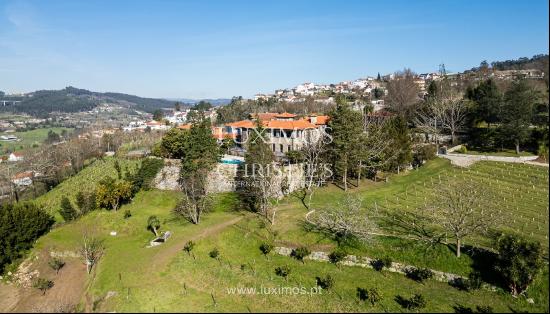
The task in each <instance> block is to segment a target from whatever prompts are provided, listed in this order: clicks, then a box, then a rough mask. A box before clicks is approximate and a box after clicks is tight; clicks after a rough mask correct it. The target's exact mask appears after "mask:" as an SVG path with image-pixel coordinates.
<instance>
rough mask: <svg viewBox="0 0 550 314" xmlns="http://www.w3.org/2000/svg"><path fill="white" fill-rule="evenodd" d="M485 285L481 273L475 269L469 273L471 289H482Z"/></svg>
mask: <svg viewBox="0 0 550 314" xmlns="http://www.w3.org/2000/svg"><path fill="white" fill-rule="evenodd" d="M482 285H483V281H482V280H481V274H480V273H479V272H477V271H473V272H471V273H470V274H469V275H468V287H469V288H470V290H477V289H480V288H481V286H482Z"/></svg>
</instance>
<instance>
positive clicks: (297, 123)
mask: <svg viewBox="0 0 550 314" xmlns="http://www.w3.org/2000/svg"><path fill="white" fill-rule="evenodd" d="M265 127H266V128H268V129H284V130H295V129H300V130H303V129H315V128H316V126H315V125H313V124H311V123H310V122H309V121H307V120H305V119H300V120H289V121H283V120H271V121H268V122H267V123H265Z"/></svg>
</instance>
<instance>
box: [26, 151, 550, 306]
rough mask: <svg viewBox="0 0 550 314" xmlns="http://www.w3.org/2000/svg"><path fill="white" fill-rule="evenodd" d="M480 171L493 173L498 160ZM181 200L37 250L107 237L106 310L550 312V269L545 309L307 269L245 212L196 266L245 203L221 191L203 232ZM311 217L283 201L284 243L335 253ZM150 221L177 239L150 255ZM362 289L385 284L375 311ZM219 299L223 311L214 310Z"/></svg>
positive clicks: (145, 201)
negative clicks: (268, 291) (281, 291)
mask: <svg viewBox="0 0 550 314" xmlns="http://www.w3.org/2000/svg"><path fill="white" fill-rule="evenodd" d="M480 166H483V167H485V166H488V167H490V164H489V165H486V164H481V165H480ZM481 170H483V168H480V171H481ZM449 171H455V170H453V168H451V167H450V166H449V165H448V164H447V163H446V162H445V161H441V160H437V161H434V162H431V163H429V164H428V165H427V166H426V167H425V168H424V169H422V170H419V171H414V172H413V173H411V174H408V175H400V176H396V177H393V178H391V179H390V183H389V184H386V183H370V184H368V185H365V186H364V187H361V188H359V189H357V190H355V191H356V192H357V193H361V194H364V195H365V196H367V199H368V200H379V201H380V200H383V199H384V196H385V195H394V194H399V195H401V194H403V193H405V192H404V191H405V190H404V187H405V186H407V185H409V186H410V184H413V183H416V184H418V182H422V181H423V180H424V181H425V180H429V178H430V177H437V175H438V174H441V173H448V172H449ZM77 177H78V176H77ZM52 192H53V191H52ZM52 192H50V193H52ZM60 195H63V194H62V193H59V192H57V194H56V196H55V197H54V196H48V198H57V197H60ZM341 196H342V192H341V191H339V190H338V189H337V188H334V187H328V188H326V189H324V190H323V191H322V192H320V193H317V196H316V197H315V204H330V203H333V202H335V200H337V199H338V198H339V197H341ZM176 202H177V193H174V192H166V191H157V190H153V191H146V192H140V193H139V194H138V195H137V196H136V199H135V200H134V201H133V202H132V203H131V204H128V205H124V206H123V207H122V208H121V209H120V210H119V212H107V211H97V212H94V213H91V214H89V215H87V216H85V217H83V218H82V219H80V220H79V221H77V222H73V223H71V224H67V225H65V226H63V227H61V228H58V229H55V230H54V231H52V232H51V233H50V234H48V235H46V236H45V237H43V238H41V239H40V240H39V241H38V243H37V248H38V249H52V250H76V249H77V247H78V243H79V239H80V236H81V234H82V232H83V231H86V230H87V231H90V230H92V231H93V232H96V233H99V234H101V235H103V236H104V238H105V240H106V247H107V251H106V254H105V256H104V257H103V259H102V260H101V263H100V265H99V266H98V268H97V270H96V273H95V275H94V276H93V279H91V280H90V282H89V289H88V291H89V294H90V296H91V297H92V298H96V299H97V298H99V297H102V296H105V295H106V294H107V292H109V291H116V292H118V295H117V296H115V297H113V298H111V299H109V300H107V301H104V302H103V303H101V304H99V308H100V309H102V310H106V311H110V310H116V311H119V312H122V311H193V310H196V311H209V312H214V311H248V310H251V311H384V310H388V311H400V310H401V308H400V307H399V305H398V304H397V303H396V302H395V301H394V297H395V296H396V295H398V294H399V295H403V296H404V297H409V296H411V295H412V294H413V293H422V294H423V295H424V296H425V297H426V298H427V300H428V307H427V308H426V310H427V311H432V312H433V311H446V312H449V311H451V312H452V311H453V308H452V306H454V305H457V304H460V305H464V306H469V307H473V306H475V305H481V304H483V305H491V306H492V307H493V308H494V309H495V310H498V311H511V310H512V309H513V310H529V311H544V310H547V305H546V300H547V298H548V293H547V292H543V291H547V290H548V273H547V272H545V274H544V275H543V276H539V278H538V279H537V282H536V284H535V286H534V287H533V288H532V289H530V291H529V296H530V297H534V298H535V302H536V304H535V305H529V304H527V303H526V302H525V300H524V299H522V298H519V299H513V298H511V297H510V296H508V295H507V294H503V293H496V292H488V291H475V292H472V293H466V292H462V291H458V290H456V289H454V288H452V287H450V286H449V285H447V284H444V283H438V282H434V281H428V282H426V283H425V284H418V283H415V282H413V281H410V280H408V279H405V278H404V277H403V276H402V275H398V274H380V273H377V272H375V271H373V270H369V269H362V268H348V267H344V268H343V269H342V270H338V268H336V267H335V266H333V265H330V264H325V263H318V262H311V261H308V262H306V264H305V265H301V264H300V263H298V262H296V261H294V260H292V259H290V258H287V257H282V256H271V257H270V258H269V259H265V258H264V257H263V256H261V254H260V251H259V249H258V246H259V244H260V243H261V242H262V241H265V239H268V238H269V236H268V233H267V231H266V230H265V229H262V228H261V227H260V224H259V223H258V220H257V219H256V218H253V217H250V216H249V215H245V219H244V220H242V221H241V222H239V223H238V225H237V226H233V227H228V228H226V229H220V230H219V231H218V232H214V233H212V234H209V235H207V236H206V237H204V238H202V239H198V240H196V242H197V247H196V249H195V251H194V254H195V256H196V260H194V259H193V258H191V257H189V256H187V255H186V254H185V253H184V252H181V251H180V250H179V249H180V248H181V247H182V246H183V244H184V243H185V242H186V241H187V240H188V239H190V238H193V237H196V236H197V235H198V234H201V233H202V232H204V231H205V230H208V229H209V228H212V227H213V226H217V225H220V224H223V223H225V222H227V221H230V220H232V219H235V218H236V217H239V216H240V215H241V214H239V213H237V212H234V211H232V210H231V209H233V208H234V205H235V202H236V199H235V196H234V195H232V194H223V195H218V196H217V198H216V203H215V204H216V206H215V210H214V212H213V213H209V214H208V215H207V216H206V218H205V219H204V221H203V222H202V223H201V224H200V225H199V226H195V225H191V224H188V223H185V222H182V221H180V220H175V219H174V217H173V215H172V214H171V209H172V208H173V207H174V206H175V204H176ZM530 206H531V205H530ZM125 210H130V211H131V212H132V217H131V218H130V219H127V220H125V219H123V213H124V211H125ZM305 212H306V210H305V209H304V208H303V206H301V205H300V204H299V201H298V200H296V199H292V198H289V199H287V200H285V201H283V202H282V204H281V209H280V211H279V213H278V221H279V223H278V224H277V225H276V226H275V228H274V229H275V230H276V231H278V236H277V239H278V241H280V242H291V243H294V244H307V245H310V246H312V248H314V247H315V246H318V248H320V249H327V248H330V247H333V246H334V243H333V242H332V241H331V240H329V239H323V238H322V237H320V236H319V235H316V234H313V233H305V232H304V231H303V229H302V228H301V227H300V221H301V220H302V219H303V215H304V214H305ZM150 215H157V216H158V217H159V218H160V220H161V221H162V223H163V224H162V230H170V231H172V232H173V237H172V239H171V240H170V241H169V242H167V243H166V244H165V245H163V246H161V247H156V248H149V249H147V248H145V246H146V244H147V243H148V241H149V240H151V239H152V237H153V236H152V234H151V233H150V232H149V231H147V230H146V228H145V226H146V221H147V218H148V217H149V216H150ZM110 231H117V232H118V235H117V236H116V237H110V236H109V235H108V234H109V232H110ZM391 241H395V242H393V243H392V242H391ZM375 243H376V244H374V245H371V246H368V247H367V248H364V249H363V250H362V251H361V252H363V253H366V254H368V255H369V256H374V257H378V256H382V255H381V254H384V255H385V254H388V252H389V253H390V254H389V255H392V256H394V259H395V260H396V261H405V262H408V263H411V264H416V265H418V266H430V267H433V268H437V269H441V270H447V271H455V272H460V273H468V272H469V269H470V264H471V262H472V261H471V259H470V258H469V257H468V256H466V255H465V256H463V258H462V259H461V260H460V261H457V260H456V258H454V256H453V253H452V252H451V251H449V250H445V249H444V248H440V249H438V250H439V251H436V252H431V253H429V254H427V255H426V254H422V252H425V251H424V249H423V248H420V247H419V248H415V247H413V246H410V245H408V244H405V243H403V242H401V241H397V240H395V239H394V240H392V239H383V240H380V241H379V242H375ZM215 247H216V248H219V250H220V252H221V256H222V258H221V262H218V261H216V260H214V259H212V258H210V257H209V256H208V252H209V251H210V250H212V249H213V248H215ZM174 249H176V251H174ZM241 264H247V265H248V264H251V265H254V269H255V271H253V270H251V269H250V267H245V270H244V271H243V270H241V267H240V265H241ZM284 264H288V265H289V266H291V268H292V274H291V276H290V279H289V281H288V282H285V281H284V280H283V279H281V278H279V277H277V276H275V274H274V268H275V267H276V266H280V265H284ZM326 274H331V275H332V276H333V277H334V278H335V282H336V284H335V289H334V291H333V292H328V293H326V294H323V295H320V296H304V295H301V296H300V295H298V296H296V295H295V296H288V295H287V296H280V295H278V296H277V295H255V296H251V295H241V296H235V295H230V294H228V293H227V289H228V288H231V287H257V288H259V287H261V286H263V287H277V286H291V287H296V286H305V287H308V288H309V287H311V286H313V285H314V284H315V276H324V275H326ZM357 287H367V288H370V287H377V288H378V289H380V292H381V294H382V296H383V298H384V300H383V301H382V302H381V304H380V305H377V306H375V307H371V306H368V305H366V304H360V303H358V302H357V301H356V298H355V290H356V288H357ZM185 288H186V289H185ZM212 295H214V298H215V300H216V301H217V306H214V305H213V302H212Z"/></svg>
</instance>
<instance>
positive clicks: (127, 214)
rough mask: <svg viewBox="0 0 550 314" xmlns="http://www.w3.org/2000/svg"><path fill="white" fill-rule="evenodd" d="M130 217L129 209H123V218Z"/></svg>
mask: <svg viewBox="0 0 550 314" xmlns="http://www.w3.org/2000/svg"><path fill="white" fill-rule="evenodd" d="M130 217H132V212H131V211H130V210H129V209H127V210H125V211H124V219H128V218H130Z"/></svg>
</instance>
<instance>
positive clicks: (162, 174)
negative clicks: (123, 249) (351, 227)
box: [153, 159, 304, 196]
mask: <svg viewBox="0 0 550 314" xmlns="http://www.w3.org/2000/svg"><path fill="white" fill-rule="evenodd" d="M237 167H238V165H236V164H226V163H218V164H217V165H216V167H215V168H214V170H212V171H211V172H210V173H209V174H208V186H207V190H208V192H209V193H220V192H233V191H235V190H236V188H237V187H238V185H239V183H240V182H238V181H236V175H237ZM281 170H282V171H281V172H282V174H280V175H278V176H276V177H275V182H274V184H273V188H274V191H273V192H274V193H275V194H277V195H279V196H282V191H281V186H282V182H283V180H285V178H286V183H287V184H288V186H289V192H293V191H295V190H297V189H299V188H300V187H302V186H303V184H304V169H303V167H301V165H289V166H282V167H281ZM179 176H180V163H179V160H176V159H166V160H165V164H164V167H163V168H162V169H161V170H160V171H159V173H158V174H157V176H156V177H155V179H154V180H153V186H154V187H155V188H157V189H160V190H173V191H178V190H180V187H179V183H178V179H179Z"/></svg>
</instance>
